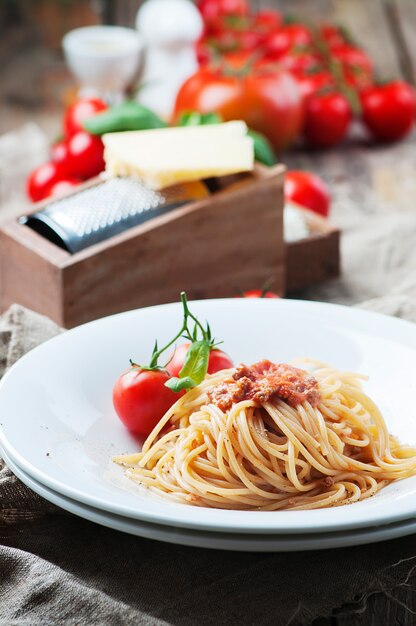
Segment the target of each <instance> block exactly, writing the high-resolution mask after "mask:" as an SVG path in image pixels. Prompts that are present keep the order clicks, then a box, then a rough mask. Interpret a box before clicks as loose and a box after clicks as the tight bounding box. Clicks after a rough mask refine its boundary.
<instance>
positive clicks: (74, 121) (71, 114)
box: [64, 98, 107, 137]
mask: <svg viewBox="0 0 416 626" xmlns="http://www.w3.org/2000/svg"><path fill="white" fill-rule="evenodd" d="M106 108H107V105H106V103H105V102H104V101H103V100H101V99H100V98H81V99H80V100H77V101H76V102H75V103H74V104H72V105H71V106H70V107H68V109H67V110H66V113H65V117H64V133H65V135H66V137H70V136H71V135H73V134H74V133H77V132H78V131H79V130H84V128H83V126H82V122H83V121H84V120H86V119H88V118H89V117H92V116H93V115H96V114H97V113H100V112H101V111H105V109H106Z"/></svg>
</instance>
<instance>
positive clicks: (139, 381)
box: [113, 367, 182, 437]
mask: <svg viewBox="0 0 416 626" xmlns="http://www.w3.org/2000/svg"><path fill="white" fill-rule="evenodd" d="M168 379H169V374H167V373H166V372H165V371H163V370H152V371H149V370H141V369H140V368H139V367H132V368H131V369H129V370H128V371H127V372H125V373H124V374H122V375H121V376H120V377H119V378H118V379H117V381H116V384H115V385H114V389H113V404H114V408H115V410H116V413H117V415H118V416H119V418H120V419H121V421H122V422H123V424H124V425H125V426H126V427H127V428H128V429H129V430H130V431H131V432H132V433H135V434H136V435H142V436H144V437H146V436H147V435H149V434H150V433H151V431H152V430H153V428H154V427H155V426H156V424H157V423H158V422H159V421H160V420H161V419H162V417H163V416H164V415H165V413H166V411H168V409H170V407H171V406H172V405H173V404H174V403H175V402H176V401H177V400H178V399H179V398H180V396H181V395H182V394H180V393H175V392H174V391H172V390H171V389H169V388H168V387H166V386H165V382H166V381H167V380H168Z"/></svg>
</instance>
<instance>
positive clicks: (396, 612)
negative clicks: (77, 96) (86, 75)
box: [0, 0, 416, 626]
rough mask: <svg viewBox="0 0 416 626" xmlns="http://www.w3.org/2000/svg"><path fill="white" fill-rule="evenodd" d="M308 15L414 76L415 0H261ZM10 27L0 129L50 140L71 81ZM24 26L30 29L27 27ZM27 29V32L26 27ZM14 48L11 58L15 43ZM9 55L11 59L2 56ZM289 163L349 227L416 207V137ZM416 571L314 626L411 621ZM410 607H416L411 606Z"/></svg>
mask: <svg viewBox="0 0 416 626" xmlns="http://www.w3.org/2000/svg"><path fill="white" fill-rule="evenodd" d="M256 4H257V6H259V7H260V6H261V7H262V8H263V7H266V6H275V7H278V8H279V9H281V10H282V11H283V12H286V13H290V14H294V15H296V14H298V15H301V16H302V17H303V18H304V19H305V18H310V19H311V20H313V19H315V18H322V16H324V17H325V19H326V20H328V21H335V22H341V23H344V24H345V25H347V26H348V27H349V29H350V30H351V32H352V33H353V35H354V36H356V38H357V40H358V42H361V43H362V44H363V45H364V46H365V47H366V48H367V49H368V51H369V52H370V54H371V55H372V57H373V58H374V60H375V63H376V67H377V69H378V71H379V73H380V74H381V75H382V76H386V77H389V76H401V77H403V78H405V79H407V80H409V81H411V82H413V83H414V84H415V82H416V73H415V67H416V35H415V32H416V2H415V1H413V0H365V2H364V1H363V0H277V1H275V2H272V1H270V0H269V1H258V2H257V3H256ZM136 8H137V1H136V0H134V1H133V0H118V2H116V3H115V4H114V6H113V9H114V13H113V14H114V15H116V17H117V20H118V21H119V22H120V23H128V22H131V19H132V16H133V15H134V12H135V10H136ZM28 28H29V27H28V25H27V24H26V25H24V24H23V25H20V26H19V29H20V30H18V31H14V32H12V31H10V32H7V33H6V35H5V38H3V41H2V45H1V46H0V68H1V69H0V94H2V99H1V101H0V133H1V132H4V131H6V130H9V129H10V128H12V127H15V126H18V125H19V124H22V123H24V122H25V121H26V120H27V119H28V118H30V119H33V120H35V121H36V122H37V123H38V124H39V125H40V126H41V127H42V128H43V129H44V130H45V131H46V132H47V134H48V135H49V137H50V138H51V139H52V138H54V137H56V136H57V135H58V134H59V132H60V119H61V111H62V104H63V100H64V97H63V95H62V94H63V93H64V94H65V93H67V90H68V89H69V88H70V85H71V83H70V80H69V79H68V75H67V73H66V71H65V69H64V67H63V63H62V60H61V58H60V55H59V53H58V52H57V51H56V50H46V49H42V48H39V47H36V48H33V47H31V46H28V45H27V37H26V35H24V33H25V32H26V31H27V29H28ZM25 29H26V31H25ZM22 33H23V34H22ZM11 47H13V50H14V52H13V57H11V58H10V49H11ZM6 59H7V63H5V62H4V61H5V60H6ZM285 162H286V164H287V165H288V166H289V167H290V168H302V169H303V168H304V169H311V170H313V171H316V172H317V173H320V174H321V175H322V176H323V177H324V178H325V179H326V180H327V181H328V183H329V184H330V186H331V190H332V192H333V196H334V202H333V220H334V222H335V223H338V224H340V225H341V226H342V227H343V228H344V229H347V228H350V227H352V226H353V225H356V224H357V223H358V222H359V221H360V220H361V221H362V220H363V218H365V217H367V216H376V215H382V214H389V213H390V214H391V213H394V212H398V213H399V212H407V211H414V210H415V207H414V206H413V205H414V203H415V198H416V137H415V136H414V135H413V137H411V138H410V139H408V140H407V141H405V142H401V143H399V144H397V145H392V146H382V147H380V146H374V145H373V144H371V143H370V141H369V139H368V138H367V137H366V136H365V134H363V133H362V131H360V130H358V129H357V130H356V131H354V132H353V136H352V137H351V139H349V140H348V142H346V144H345V145H344V146H342V147H340V148H338V149H336V150H331V151H328V152H317V153H311V152H304V151H302V150H294V151H292V152H290V153H289V154H287V155H286V156H285ZM415 583H416V574H415V575H414V576H413V577H411V578H410V579H409V581H408V582H407V584H406V585H405V586H403V587H401V588H398V589H396V590H394V591H393V592H392V594H388V593H378V594H375V595H373V596H371V597H370V598H368V600H367V601H366V602H365V603H364V604H362V605H354V606H350V607H342V609H340V610H339V611H338V612H337V613H336V615H334V616H333V617H331V618H330V619H323V620H316V621H315V622H314V626H347V625H348V626H359V625H360V626H364V625H366V626H380V625H384V624H385V625H392V624H398V625H400V626H406V625H409V626H411V625H412V624H414V623H415V622H416V618H415V613H414V612H415V611H416V593H415V591H414V589H413V587H414V585H415ZM412 612H413V613H412Z"/></svg>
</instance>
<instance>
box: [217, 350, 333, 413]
mask: <svg viewBox="0 0 416 626" xmlns="http://www.w3.org/2000/svg"><path fill="white" fill-rule="evenodd" d="M273 398H280V399H281V400H285V401H286V402H287V403H288V404H290V406H293V407H295V406H297V405H298V404H301V403H302V402H304V401H308V402H309V403H310V404H311V405H312V406H317V405H318V404H319V402H320V400H321V394H320V393H319V389H318V381H317V380H316V379H315V378H314V377H313V376H311V375H310V374H308V373H307V372H305V371H304V370H301V369H299V368H297V367H293V366H292V365H288V364H287V363H278V364H276V363H272V362H271V361H268V360H267V359H266V360H264V361H260V362H259V363H255V364H254V365H251V366H247V365H240V367H237V369H236V370H235V372H234V374H233V375H232V376H231V377H230V378H229V379H228V380H225V381H223V382H221V383H219V384H218V385H216V386H215V387H214V388H213V389H212V390H211V391H210V392H209V399H210V401H211V402H212V403H213V404H215V405H216V406H218V408H220V409H221V410H222V411H227V410H228V409H230V408H231V406H232V405H233V404H236V403H237V402H242V401H243V400H254V401H255V402H258V403H259V404H263V403H264V402H267V401H268V400H271V399H273Z"/></svg>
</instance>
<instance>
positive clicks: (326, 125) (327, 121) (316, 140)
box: [304, 92, 352, 148]
mask: <svg viewBox="0 0 416 626" xmlns="http://www.w3.org/2000/svg"><path fill="white" fill-rule="evenodd" d="M351 118H352V113H351V107H350V105H349V103H348V100H347V99H346V98H345V96H343V95H342V94H341V93H337V92H334V93H324V94H319V93H316V94H315V95H312V96H310V98H308V100H307V102H306V118H305V128H304V135H305V138H306V140H307V142H308V143H309V144H310V145H311V146H313V147H315V148H330V147H332V146H335V145H337V144H338V143H340V142H341V141H342V140H343V139H344V137H345V136H346V134H347V131H348V128H349V125H350V122H351Z"/></svg>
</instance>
